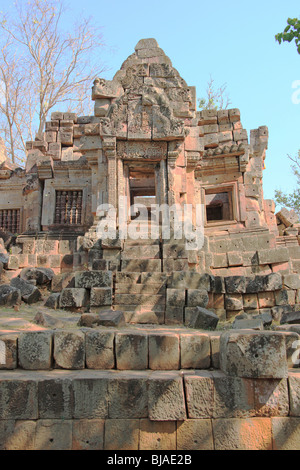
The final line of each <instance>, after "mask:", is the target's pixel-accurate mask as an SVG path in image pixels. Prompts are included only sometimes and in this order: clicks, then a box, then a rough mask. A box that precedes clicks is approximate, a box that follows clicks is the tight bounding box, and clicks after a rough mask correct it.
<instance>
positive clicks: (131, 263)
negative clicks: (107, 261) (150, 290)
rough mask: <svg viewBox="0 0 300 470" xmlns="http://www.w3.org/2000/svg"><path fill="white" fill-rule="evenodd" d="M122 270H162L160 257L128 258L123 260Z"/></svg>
mask: <svg viewBox="0 0 300 470" xmlns="http://www.w3.org/2000/svg"><path fill="white" fill-rule="evenodd" d="M121 271H125V272H151V271H155V272H161V260H160V259H142V260H140V259H127V260H122V264H121Z"/></svg>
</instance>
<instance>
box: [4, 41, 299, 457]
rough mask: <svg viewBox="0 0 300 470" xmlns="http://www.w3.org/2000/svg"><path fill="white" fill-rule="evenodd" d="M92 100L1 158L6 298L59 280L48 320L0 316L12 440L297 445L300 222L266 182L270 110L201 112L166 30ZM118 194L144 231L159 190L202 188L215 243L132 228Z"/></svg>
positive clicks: (170, 200) (197, 198) (189, 199)
mask: <svg viewBox="0 0 300 470" xmlns="http://www.w3.org/2000/svg"><path fill="white" fill-rule="evenodd" d="M92 99H93V100H94V102H95V108H94V115H93V116H76V115H75V114H72V113H63V112H54V113H52V116H51V121H49V122H47V123H46V128H45V132H44V140H42V141H41V140H36V141H33V142H28V143H27V160H26V168H25V169H21V168H16V167H15V166H13V165H11V164H10V163H9V162H8V160H7V159H5V158H2V163H1V158H0V230H2V236H3V243H2V249H1V250H0V261H1V262H0V275H1V282H2V285H0V305H5V306H6V307H9V306H13V307H15V308H17V309H20V311H21V310H22V305H23V303H21V302H25V303H27V304H33V303H38V302H41V301H42V299H43V298H44V297H43V296H44V295H45V292H47V299H46V303H45V306H46V307H47V309H46V308H42V307H41V308H40V310H39V312H38V313H37V315H36V317H35V320H34V321H35V323H37V324H38V325H40V330H39V329H38V330H37V331H28V332H25V331H22V332H20V331H16V332H11V331H5V330H3V331H1V330H0V333H1V334H0V341H2V343H5V345H6V351H7V354H6V361H5V362H4V363H3V364H2V365H1V364H0V369H2V370H1V371H0V372H1V373H0V448H4V449H13V448H19V449H23V448H24V449H31V448H32V449H40V448H42V449H45V448H49V449H52V448H53V449H54V448H59V449H71V448H73V449H82V448H87V449H102V448H105V449H163V450H166V449H178V450H184V449H187V450H190V449H224V448H225V449H233V448H239V449H271V448H274V449H275V448H280V449H284V448H298V449H299V448H300V427H299V426H300V407H299V399H298V391H299V387H300V375H299V374H298V371H297V368H296V367H297V365H298V364H297V361H296V360H295V350H296V349H295V348H296V347H295V346H293V345H294V344H295V341H298V340H299V339H300V338H299V335H298V333H300V327H299V326H297V325H294V324H295V323H299V319H300V314H299V313H298V310H300V308H299V304H300V300H299V297H300V278H299V271H300V247H299V239H298V228H299V227H298V224H297V222H298V220H297V217H295V215H294V214H293V212H289V211H287V210H285V209H283V210H282V211H280V213H278V214H276V215H275V204H274V202H273V201H271V200H265V199H264V198H263V187H262V177H263V169H264V160H265V157H266V150H267V147H268V129H267V127H265V126H262V127H259V128H258V129H255V130H252V131H251V132H250V139H249V138H248V134H247V131H246V130H245V129H244V128H243V126H242V123H241V116H240V111H239V110H238V109H229V110H220V111H216V110H204V111H201V112H199V111H197V106H196V102H197V100H196V91H195V88H194V87H193V86H188V85H187V84H186V82H185V81H184V80H183V79H182V78H181V76H180V75H179V73H178V72H177V70H176V69H175V68H174V67H173V66H172V63H171V61H170V59H169V58H168V57H167V56H166V55H165V54H164V52H163V51H162V49H160V48H159V47H158V45H157V42H156V41H155V40H154V39H142V40H141V41H139V43H138V44H137V45H136V47H135V52H134V53H133V54H132V55H131V56H129V57H128V59H127V60H126V61H125V62H124V63H123V64H122V66H121V69H120V70H119V71H118V72H117V73H116V74H115V76H114V78H113V80H112V81H106V80H104V79H101V78H97V79H96V80H95V81H94V86H93V89H92ZM120 201H126V204H127V205H126V207H125V209H126V210H125V225H126V226H127V225H128V226H129V225H130V224H131V223H132V222H134V221H137V220H138V221H139V224H140V225H139V227H140V230H141V232H143V233H146V234H147V233H148V230H149V220H148V219H149V217H150V215H151V213H153V212H151V205H152V206H153V204H158V205H160V206H161V205H163V204H168V205H169V206H174V205H177V207H179V208H182V210H183V209H184V207H185V206H186V205H190V207H192V213H191V215H190V218H191V221H192V223H193V226H194V227H195V225H196V220H197V218H196V215H197V214H196V207H198V206H199V205H202V207H204V208H205V210H204V242H203V245H201V247H195V246H190V245H189V242H190V241H189V240H187V239H186V237H184V236H182V237H181V238H180V239H177V238H176V237H175V235H174V225H172V222H171V232H170V237H169V238H168V239H164V238H163V237H162V224H161V223H160V220H159V219H157V220H156V228H157V230H158V231H157V235H156V237H154V238H153V237H152V238H150V236H148V237H147V236H145V237H143V238H140V239H138V240H134V239H132V238H126V239H125V240H123V239H122V237H120V223H121V222H120V218H121V215H120V214H121V207H120ZM134 203H135V204H143V205H144V206H146V207H147V211H146V216H145V214H144V215H143V216H142V215H141V214H138V213H137V214H134V213H132V212H131V211H130V210H129V206H131V205H132V204H134ZM103 204H108V205H110V207H113V208H115V209H116V213H117V219H116V229H117V231H116V236H115V237H114V238H109V237H105V238H103V237H102V238H99V234H98V232H97V227H99V223H101V221H103V214H100V212H99V207H101V206H102V205H103ZM152 209H153V207H152ZM122 214H123V215H124V211H123V212H122ZM136 217H137V218H136ZM0 248H1V243H0ZM1 252H2V253H1ZM44 286H45V287H44ZM64 311H65V312H68V313H66V316H63V312H64ZM55 312H59V315H58V316H57V315H56V313H55ZM67 315H68V316H67ZM72 315H73V318H74V319H76V324H75V323H74V324H73V323H72V321H71V323H70V318H69V317H70V316H71V317H72ZM222 322H224V324H226V325H227V326H228V324H229V323H231V324H232V325H233V327H234V328H235V329H229V330H226V331H225V332H222V330H216V328H217V325H218V324H220V323H222ZM70 324H71V326H72V325H73V328H70ZM289 368H293V371H291V370H289ZM13 369H15V370H14V373H12V370H13ZM45 370H47V372H45ZM32 371H35V372H32ZM42 371H44V372H42ZM8 397H10V398H9V399H8ZM54 397H56V398H55V399H54ZM57 397H59V398H57ZM133 398H134V399H133Z"/></svg>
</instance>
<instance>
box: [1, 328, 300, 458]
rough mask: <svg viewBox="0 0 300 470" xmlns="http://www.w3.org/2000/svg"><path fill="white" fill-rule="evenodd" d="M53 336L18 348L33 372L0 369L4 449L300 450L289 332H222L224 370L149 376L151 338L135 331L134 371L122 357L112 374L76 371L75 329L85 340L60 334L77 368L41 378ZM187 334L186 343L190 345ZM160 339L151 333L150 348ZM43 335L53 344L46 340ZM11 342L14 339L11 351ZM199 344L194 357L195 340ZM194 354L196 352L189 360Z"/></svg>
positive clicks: (127, 339)
mask: <svg viewBox="0 0 300 470" xmlns="http://www.w3.org/2000/svg"><path fill="white" fill-rule="evenodd" d="M97 333H98V332H97V331H91V335H92V336H90V338H89V341H88V343H87V342H86V346H87V344H89V347H90V346H92V345H93V346H95V344H96V343H98V345H99V342H98V341H99V339H100V334H103V332H100V331H99V337H98V335H97ZM51 334H53V333H51V332H44V331H41V332H37V333H36V332H35V333H22V335H23V336H22V337H20V338H19V339H18V341H17V342H18V343H19V345H18V349H19V354H20V356H21V361H22V363H23V364H24V365H25V367H27V368H28V370H24V369H23V370H21V369H18V370H16V371H14V375H13V376H12V373H11V372H10V371H1V374H0V433H1V448H2V449H5V450H8V449H18V450H22V449H24V450H29V449H32V450H33V449H43V450H45V449H49V450H52V449H53V450H54V449H61V450H66V449H74V450H75V449H77V450H79V449H106V450H214V449H215V450H222V449H224V450H225V449H226V450H232V449H240V450H242V449H249V450H267V449H269V450H270V449H299V426H300V421H299V416H300V415H299V409H298V408H299V403H298V402H299V400H298V398H297V397H298V391H299V390H298V389H299V384H300V378H299V374H298V372H297V370H296V369H295V370H294V371H291V370H288V359H287V356H286V352H287V351H288V347H287V345H288V342H287V334H286V333H283V332H271V331H269V332H251V331H249V330H248V331H242V330H240V331H236V332H225V333H222V334H221V340H220V352H219V354H220V365H221V370H212V369H210V370H203V369H202V368H200V369H195V368H194V365H195V364H192V365H191V367H192V368H191V370H187V369H183V370H177V371H176V370H160V369H159V368H158V369H156V370H152V371H151V370H149V369H139V368H140V366H141V363H142V361H143V357H146V355H145V356H143V349H144V346H145V336H143V335H140V334H137V335H136V336H137V338H135V339H134V341H133V338H132V335H130V334H129V333H128V334H127V336H126V332H123V333H119V332H116V334H117V335H119V337H118V339H117V340H116V342H115V344H116V346H115V347H116V354H117V356H118V355H119V354H120V353H121V356H122V354H123V352H124V351H123V348H124V347H125V349H127V350H128V351H130V350H132V351H133V350H134V349H136V348H137V349H136V353H137V354H136V356H137V357H136V360H138V361H139V362H136V365H137V370H131V371H128V370H127V369H126V367H127V365H126V363H124V362H123V360H122V361H121V364H122V367H121V368H120V369H121V370H118V371H112V370H106V371H105V370H78V369H80V367H78V361H79V358H80V356H82V352H81V351H82V349H81V348H82V336H84V335H86V334H87V332H86V331H85V332H84V333H83V332H80V331H77V333H76V335H77V339H78V341H77V340H76V338H75V336H72V335H74V332H67V331H65V332H54V335H56V338H54V350H55V348H56V354H57V357H59V346H60V345H61V344H62V341H63V342H64V343H65V346H66V345H67V344H68V345H69V346H68V347H64V348H63V350H64V356H65V359H66V360H67V361H70V359H71V356H73V359H74V357H75V356H76V351H75V350H76V349H77V363H76V364H75V363H73V364H72V367H70V369H71V370H62V368H64V367H65V365H66V364H63V363H60V365H61V367H60V368H59V369H56V370H51V371H48V372H47V373H43V374H34V373H33V372H32V365H33V362H35V363H36V365H37V366H38V367H39V368H40V367H43V368H45V363H44V362H43V359H44V358H45V357H49V350H50V348H51V342H50V343H49V341H48V340H49V335H51ZM45 335H46V336H45ZM61 335H63V337H62V336H61ZM95 335H96V336H95ZM105 335H106V338H105V337H104V336H105ZM109 335H111V332H110V331H106V332H105V334H104V336H102V338H101V340H100V341H101V342H102V344H103V345H104V344H105V347H103V348H102V349H101V351H102V354H103V359H104V357H105V360H106V361H108V362H107V363H109V355H110V350H111V348H112V347H113V344H114V343H113V341H112V338H111V337H109ZM185 335H186V333H184V334H183V335H182V336H181V345H182V347H183V345H184V344H188V345H189V348H190V346H191V341H190V339H189V340H188V341H187V338H186V337H185ZM293 335H294V338H295V334H294V333H293ZM154 336H155V335H152V333H150V335H149V343H150V338H154ZM166 336H167V335H166ZM296 336H298V335H296ZM42 337H43V339H44V340H45V339H46V338H47V339H48V340H47V341H41V339H42ZM1 338H3V339H4V338H5V337H3V336H2V337H1ZM197 338H198V336H197V335H195V336H194V339H195V340H197ZM86 339H87V337H86ZM157 339H158V338H156V339H155V344H156V346H157V345H158V344H159V343H158V342H157ZM6 340H7V341H9V339H8V338H6ZM13 341H14V339H13V338H10V343H7V344H10V346H11V345H12V344H13ZM95 341H96V343H95ZM136 341H137V342H136ZM29 345H31V346H32V347H30V348H29V347H28V346H29ZM47 345H48V346H47ZM195 347H196V349H194V353H195V352H196V351H197V348H198V345H196V343H194V348H195ZM41 348H42V349H41ZM47 348H48V350H47ZM202 348H203V345H202ZM46 350H47V351H46ZM98 350H99V351H100V349H99V346H98ZM118 351H119V352H118ZM61 352H62V350H61ZM155 355H157V352H156V354H155ZM193 355H194V356H195V354H192V351H189V354H187V355H186V359H187V360H190V359H193ZM28 359H29V361H30V362H29V363H27V362H26V360H28ZM279 364H280V367H278V365H279ZM202 365H203V364H202ZM123 367H124V369H123ZM133 397H134V400H133ZM125 431H126V432H125ZM283 433H284V437H283Z"/></svg>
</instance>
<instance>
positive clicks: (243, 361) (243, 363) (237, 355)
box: [220, 330, 288, 379]
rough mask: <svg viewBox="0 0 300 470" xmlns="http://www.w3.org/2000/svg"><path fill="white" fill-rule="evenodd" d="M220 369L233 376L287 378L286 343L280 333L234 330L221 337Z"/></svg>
mask: <svg viewBox="0 0 300 470" xmlns="http://www.w3.org/2000/svg"><path fill="white" fill-rule="evenodd" d="M220 367H221V370H222V371H223V372H224V373H225V374H227V375H230V376H237V377H245V378H270V379H271V378H274V379H275V378H276V379H277V378H278V379H280V378H286V377H287V375H288V367H287V358H286V342H285V337H284V335H283V334H282V333H280V332H277V331H276V332H274V331H250V330H236V331H234V330H231V331H227V332H224V333H222V334H221V337H220Z"/></svg>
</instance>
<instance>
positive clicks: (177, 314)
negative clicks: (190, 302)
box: [165, 306, 184, 325]
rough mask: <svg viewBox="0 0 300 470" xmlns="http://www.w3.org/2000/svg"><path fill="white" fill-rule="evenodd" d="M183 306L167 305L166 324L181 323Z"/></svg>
mask: <svg viewBox="0 0 300 470" xmlns="http://www.w3.org/2000/svg"><path fill="white" fill-rule="evenodd" d="M183 310H184V309H183V307H168V306H166V311H165V324H166V325H182V324H183Z"/></svg>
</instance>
